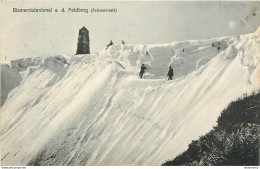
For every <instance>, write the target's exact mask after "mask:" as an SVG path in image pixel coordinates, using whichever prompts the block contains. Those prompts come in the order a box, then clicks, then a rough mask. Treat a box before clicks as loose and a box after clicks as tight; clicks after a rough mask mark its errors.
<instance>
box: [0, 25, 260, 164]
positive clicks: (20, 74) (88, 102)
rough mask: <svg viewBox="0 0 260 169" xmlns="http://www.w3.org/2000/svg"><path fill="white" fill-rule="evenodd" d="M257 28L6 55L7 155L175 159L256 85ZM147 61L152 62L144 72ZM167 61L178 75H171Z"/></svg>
mask: <svg viewBox="0 0 260 169" xmlns="http://www.w3.org/2000/svg"><path fill="white" fill-rule="evenodd" d="M259 33H260V29H258V31H256V32H255V33H252V34H248V35H241V36H239V37H225V38H218V39H210V40H203V41H186V42H178V43H171V44H164V45H123V46H122V45H116V46H113V47H111V48H110V49H108V50H103V51H101V52H99V53H96V54H94V55H92V56H91V55H77V56H55V57H46V58H29V59H20V60H14V61H12V62H11V63H10V64H9V65H7V64H5V65H1V69H2V77H1V80H2V83H1V87H2V95H1V96H2V97H1V98H2V99H4V101H3V100H2V102H3V106H2V107H1V151H2V157H1V160H2V165H161V164H162V163H163V162H165V161H166V160H169V159H173V158H174V157H175V156H177V155H178V154H179V153H181V152H183V151H185V150H186V149H187V148H188V147H187V146H188V144H189V143H190V142H191V141H192V140H194V139H198V137H199V136H201V135H203V134H205V133H207V132H208V131H209V130H210V129H212V127H213V126H214V125H216V120H217V117H218V116H219V115H220V113H221V111H222V110H223V109H224V108H225V107H226V106H227V105H228V104H229V103H230V102H231V101H232V100H235V99H237V98H238V97H241V96H242V95H243V94H245V93H251V92H252V91H258V90H259V88H260V79H259V77H260V76H259V74H260V65H259V45H260V37H259ZM212 43H214V44H219V46H220V47H221V49H220V52H219V53H218V50H217V47H213V46H212ZM183 49H184V52H183ZM147 54H148V55H147ZM142 63H144V64H146V65H147V66H148V67H150V68H151V69H149V70H148V71H147V72H146V73H145V77H144V79H139V78H138V74H139V68H140V65H141V64H142ZM169 65H172V66H173V69H174V73H175V76H174V79H173V81H165V75H166V74H167V71H168V66H169ZM7 76H8V78H7ZM11 84H13V86H10V85H11ZM3 95H4V96H3Z"/></svg>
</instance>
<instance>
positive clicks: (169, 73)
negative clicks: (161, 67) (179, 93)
mask: <svg viewBox="0 0 260 169" xmlns="http://www.w3.org/2000/svg"><path fill="white" fill-rule="evenodd" d="M173 75H174V73H173V69H172V67H171V66H170V67H169V71H168V74H167V76H168V77H169V78H168V80H172V77H173Z"/></svg>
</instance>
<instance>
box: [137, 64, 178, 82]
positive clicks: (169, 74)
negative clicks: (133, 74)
mask: <svg viewBox="0 0 260 169" xmlns="http://www.w3.org/2000/svg"><path fill="white" fill-rule="evenodd" d="M145 69H150V68H147V67H145V65H144V64H142V66H141V70H140V73H139V77H140V78H141V79H142V78H143V75H144V73H145ZM173 76H174V73H173V69H172V67H171V66H169V71H168V74H167V76H166V78H167V77H168V80H172V77H173Z"/></svg>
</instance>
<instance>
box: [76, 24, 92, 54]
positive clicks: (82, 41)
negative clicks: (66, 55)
mask: <svg viewBox="0 0 260 169" xmlns="http://www.w3.org/2000/svg"><path fill="white" fill-rule="evenodd" d="M80 54H90V51H89V32H88V30H87V28H85V26H83V27H82V28H81V29H80V30H79V37H78V47H77V53H76V55H80Z"/></svg>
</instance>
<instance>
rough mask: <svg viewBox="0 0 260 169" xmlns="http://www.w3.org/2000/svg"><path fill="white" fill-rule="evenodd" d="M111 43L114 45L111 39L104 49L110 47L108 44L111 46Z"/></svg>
mask: <svg viewBox="0 0 260 169" xmlns="http://www.w3.org/2000/svg"><path fill="white" fill-rule="evenodd" d="M112 45H114V44H113V42H112V40H110V43H109V44H108V45H107V48H106V49H108V47H110V46H112Z"/></svg>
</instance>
